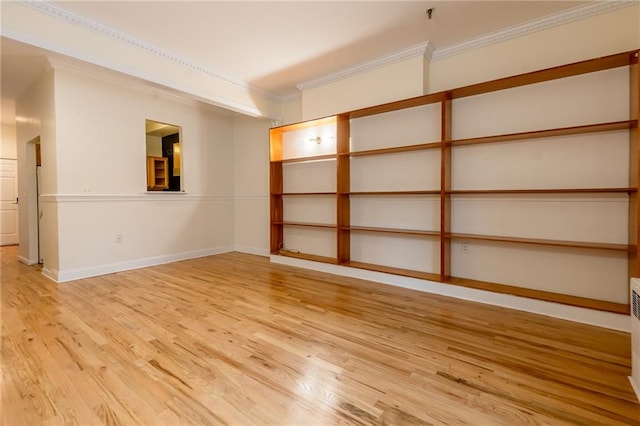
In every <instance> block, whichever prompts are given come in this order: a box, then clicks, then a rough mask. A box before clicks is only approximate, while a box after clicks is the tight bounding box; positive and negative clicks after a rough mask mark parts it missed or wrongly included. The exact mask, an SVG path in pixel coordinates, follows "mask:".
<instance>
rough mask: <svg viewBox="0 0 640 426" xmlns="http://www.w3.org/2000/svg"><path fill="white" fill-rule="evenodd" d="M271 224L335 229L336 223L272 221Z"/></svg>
mask: <svg viewBox="0 0 640 426" xmlns="http://www.w3.org/2000/svg"><path fill="white" fill-rule="evenodd" d="M272 225H283V226H304V227H307V228H328V229H335V228H336V225H332V224H329V223H311V222H288V221H286V222H273V223H272Z"/></svg>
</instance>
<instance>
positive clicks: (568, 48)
mask: <svg viewBox="0 0 640 426" xmlns="http://www.w3.org/2000/svg"><path fill="white" fill-rule="evenodd" d="M638 16H640V5H637V6H632V7H626V8H623V9H619V10H616V11H613V12H610V13H605V14H601V15H596V16H593V17H590V18H586V19H582V20H579V21H575V22H571V23H568V24H565V25H561V26H558V27H553V28H549V29H546V30H544V31H539V32H534V33H531V34H527V35H525V36H522V37H519V38H516V39H511V40H507V41H504V42H502V43H497V44H492V45H489V46H486V47H483V48H480V49H475V50H471V51H468V52H464V53H461V54H458V55H455V56H451V57H449V58H444V59H440V60H436V61H432V62H431V67H430V69H429V92H430V93H434V92H439V91H442V90H446V89H451V88H454V87H461V86H466V85H468V84H473V83H478V82H482V81H488V80H493V79H496V78H501V77H508V76H511V75H515V74H521V73H525V72H529V71H535V70H539V69H544V68H549V67H554V66H557V65H562V64H568V63H572V62H578V61H582V60H586V59H591V58H596V57H599V56H605V55H610V54H614V53H619V52H624V51H628V50H633V49H637V48H640V20H639V19H638Z"/></svg>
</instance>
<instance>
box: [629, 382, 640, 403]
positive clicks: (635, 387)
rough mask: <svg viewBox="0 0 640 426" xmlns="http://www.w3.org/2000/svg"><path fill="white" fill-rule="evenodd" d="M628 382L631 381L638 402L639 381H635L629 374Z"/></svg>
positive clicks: (639, 394) (639, 393) (639, 392)
mask: <svg viewBox="0 0 640 426" xmlns="http://www.w3.org/2000/svg"><path fill="white" fill-rule="evenodd" d="M629 383H631V387H632V388H633V391H634V392H635V393H636V398H637V399H638V402H640V383H636V382H635V381H634V380H633V377H631V376H629Z"/></svg>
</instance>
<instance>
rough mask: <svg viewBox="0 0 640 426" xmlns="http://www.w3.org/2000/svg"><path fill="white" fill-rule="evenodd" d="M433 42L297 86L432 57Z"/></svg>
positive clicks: (307, 86) (320, 83) (312, 85)
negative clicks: (408, 60)
mask: <svg viewBox="0 0 640 426" xmlns="http://www.w3.org/2000/svg"><path fill="white" fill-rule="evenodd" d="M431 44H432V43H430V42H429V41H428V40H427V41H425V42H422V43H418V44H416V45H413V46H410V47H407V48H406V49H402V50H398V51H396V52H393V53H391V54H389V55H385V56H382V57H379V58H377V59H374V60H372V61H368V62H365V63H363V64H360V65H356V66H354V67H350V68H346V69H344V70H342V71H338V72H336V73H333V74H329V75H326V76H324V77H320V78H318V79H315V80H311V81H307V82H304V83H300V84H298V85H297V86H296V87H297V88H298V90H307V89H313V88H315V87H320V86H324V85H325V84H327V83H332V82H334V81H337V80H342V79H345V78H349V77H354V76H356V75H359V74H364V73H366V72H369V71H373V70H375V69H378V68H382V67H385V66H387V65H392V64H396V63H398V62H402V61H405V60H407V59H411V58H414V57H416V56H420V55H424V56H425V58H427V59H430V58H429V55H430V54H431V53H432V52H433V49H432V47H431Z"/></svg>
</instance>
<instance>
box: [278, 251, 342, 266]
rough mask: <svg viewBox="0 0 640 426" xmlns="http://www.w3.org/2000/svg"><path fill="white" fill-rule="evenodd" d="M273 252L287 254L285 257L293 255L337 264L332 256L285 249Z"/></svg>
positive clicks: (298, 257)
mask: <svg viewBox="0 0 640 426" xmlns="http://www.w3.org/2000/svg"><path fill="white" fill-rule="evenodd" d="M273 254H278V255H280V256H287V257H295V258H296V259H304V260H312V261H314V262H323V263H331V264H334V265H337V264H338V260H337V259H336V258H334V257H327V256H319V255H317V254H309V253H298V252H295V251H287V250H278V251H277V252H274V253H273Z"/></svg>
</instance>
